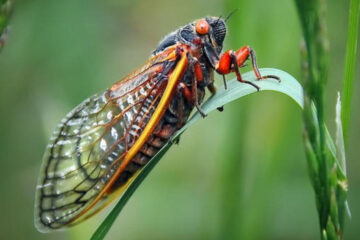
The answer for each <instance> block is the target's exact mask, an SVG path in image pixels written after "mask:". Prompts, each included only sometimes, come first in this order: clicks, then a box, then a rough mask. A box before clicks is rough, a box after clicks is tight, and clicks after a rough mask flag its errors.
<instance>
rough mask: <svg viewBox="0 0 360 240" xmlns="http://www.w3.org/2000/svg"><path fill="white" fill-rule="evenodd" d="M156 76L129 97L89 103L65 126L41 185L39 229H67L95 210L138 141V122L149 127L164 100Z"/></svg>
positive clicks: (109, 95)
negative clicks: (150, 120) (158, 103)
mask: <svg viewBox="0 0 360 240" xmlns="http://www.w3.org/2000/svg"><path fill="white" fill-rule="evenodd" d="M152 72H153V71H152V70H151V69H149V70H148V73H149V74H147V73H144V74H143V75H141V76H139V77H138V78H144V79H143V80H141V81H142V82H141V83H140V84H139V85H137V87H136V88H134V89H132V90H128V92H127V93H124V94H123V95H119V92H116V91H110V90H108V91H106V92H105V93H103V94H100V95H95V96H93V97H91V98H89V99H87V100H86V101H84V102H83V103H82V104H80V105H79V106H78V107H76V108H75V109H74V110H73V111H72V112H70V113H69V114H68V115H67V117H66V118H64V119H63V120H62V122H61V124H59V126H58V128H57V130H56V131H55V132H54V133H53V135H52V137H51V142H50V144H49V145H48V146H47V148H46V151H45V154H44V158H43V165H42V168H41V175H40V177H39V180H38V184H37V190H36V191H37V192H36V202H35V204H36V205H35V224H36V227H37V228H38V229H39V230H40V231H49V230H52V229H57V228H61V227H64V226H66V225H68V224H69V223H72V222H73V221H74V220H75V219H77V218H78V217H79V214H80V213H81V214H83V213H82V211H83V210H84V209H86V208H87V206H89V205H94V201H95V199H97V197H98V195H99V194H100V193H101V192H102V191H103V189H104V188H105V186H106V185H107V183H108V182H109V180H110V179H111V177H112V175H113V174H114V172H115V171H116V169H117V168H118V167H119V166H120V164H121V162H122V160H123V158H124V155H125V153H126V152H127V151H128V149H129V147H130V146H131V144H132V143H133V142H134V141H136V133H134V132H133V131H132V130H133V129H132V126H134V124H135V121H142V124H146V119H148V118H150V116H151V114H152V112H153V110H154V109H155V107H156V101H158V99H159V98H160V95H161V91H162V90H161V89H159V88H160V86H161V85H160V84H159V83H158V81H157V79H156V76H154V75H153V73H152ZM150 73H151V74H150ZM144 75H148V77H147V78H146V77H144ZM145 111H146V112H145ZM137 126H138V125H137ZM103 195H104V193H103Z"/></svg>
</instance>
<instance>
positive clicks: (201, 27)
mask: <svg viewBox="0 0 360 240" xmlns="http://www.w3.org/2000/svg"><path fill="white" fill-rule="evenodd" d="M209 28H210V26H209V23H208V22H207V21H206V20H205V19H200V20H198V21H197V22H196V23H195V30H196V32H197V33H198V34H201V35H204V34H207V33H208V32H209Z"/></svg>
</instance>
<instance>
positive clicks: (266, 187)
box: [0, 0, 360, 240]
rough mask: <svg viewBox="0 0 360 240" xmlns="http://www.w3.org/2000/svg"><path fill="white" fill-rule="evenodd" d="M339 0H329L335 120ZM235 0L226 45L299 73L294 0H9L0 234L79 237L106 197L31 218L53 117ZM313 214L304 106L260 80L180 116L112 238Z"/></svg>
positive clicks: (260, 224) (278, 229)
mask: <svg viewBox="0 0 360 240" xmlns="http://www.w3.org/2000/svg"><path fill="white" fill-rule="evenodd" d="M348 4H349V3H348V1H336V0H330V1H328V14H327V15H328V21H327V23H328V34H329V43H330V52H329V57H330V68H329V81H328V85H327V88H326V115H327V124H328V126H329V128H330V131H331V133H334V132H335V131H334V126H335V125H334V119H335V100H336V94H337V91H339V90H340V89H341V87H342V76H343V62H344V52H345V43H346V37H345V36H346V29H347V18H348ZM236 8H239V10H238V11H237V12H236V13H235V14H234V15H233V17H232V18H231V19H230V21H229V22H228V35H227V39H226V42H225V47H224V48H225V49H229V48H234V49H237V48H239V47H240V46H242V45H251V46H252V47H253V48H254V49H255V50H256V53H257V57H258V63H259V65H260V66H262V67H275V68H279V69H282V70H285V71H287V72H289V73H291V74H292V75H294V76H295V77H296V78H297V79H299V80H300V81H301V72H300V60H299V46H300V41H301V31H300V24H299V21H298V16H297V12H296V9H295V5H294V3H293V1H289V0H273V1H262V0H252V1H245V0H236V1H231V0H228V1H220V0H203V1H194V0H181V1H178V0H175V1H160V0H153V1H139V0H122V1H116V0H106V1H94V0H91V1H89V0H78V1H74V0H62V1H55V0H49V1H40V0H22V1H17V3H16V4H15V11H14V13H13V16H12V19H11V22H10V26H11V31H10V34H9V37H8V39H7V44H6V45H5V48H4V49H3V51H2V52H1V53H0V171H1V174H0V239H4V240H5V239H88V238H89V237H90V236H91V234H92V233H93V232H94V230H95V229H96V227H97V226H98V225H99V224H100V222H101V221H102V219H103V218H104V217H105V216H106V213H107V212H108V210H106V211H105V212H103V213H101V214H99V215H98V216H96V217H94V218H92V219H91V220H89V221H87V222H85V223H83V224H81V225H79V226H78V227H75V228H73V229H71V230H69V231H62V232H56V233H50V234H41V233H39V232H37V231H36V229H35V228H34V226H33V205H34V190H35V184H36V179H37V175H38V171H39V168H40V164H41V160H42V154H43V151H44V149H45V145H46V143H47V141H48V139H49V136H50V134H51V132H52V130H53V129H54V128H55V126H56V124H57V123H58V122H59V121H60V119H61V118H62V117H63V116H65V114H66V113H67V112H69V111H70V110H71V109H72V108H73V107H74V106H76V105H77V104H79V103H80V102H81V101H82V100H83V99H85V98H86V97H88V96H91V95H92V94H94V93H96V92H99V91H103V90H105V89H106V88H107V87H109V86H110V85H111V84H112V83H114V82H115V81H117V80H119V79H120V78H121V77H122V76H124V75H125V74H127V73H129V72H130V71H132V70H133V69H135V68H136V67H137V66H139V65H141V64H142V63H143V62H144V61H146V59H147V58H148V57H149V54H150V53H151V51H152V50H153V49H154V48H155V47H156V46H157V44H158V42H159V41H160V40H161V39H162V38H163V36H165V35H166V34H167V33H169V32H171V31H173V30H175V29H176V28H178V27H179V26H181V25H185V24H187V23H188V22H190V21H192V20H194V19H197V18H200V17H203V16H206V15H214V16H219V15H222V16H225V15H226V14H228V13H229V12H230V11H232V10H234V9H236ZM358 56H359V55H358ZM358 62H359V61H358ZM244 70H245V71H246V70H249V68H247V69H244ZM356 78H357V80H358V79H359V68H358V69H357V73H356ZM217 84H218V85H219V86H221V84H222V83H221V81H220V78H217ZM359 87H360V85H359V81H356V86H355V93H354V99H353V103H354V104H353V112H352V119H351V126H350V139H349V143H350V144H349V149H348V150H349V151H348V155H347V166H348V177H349V182H350V191H349V198H348V199H349V204H350V207H351V210H352V219H351V220H349V218H347V220H346V226H345V239H359V234H360V228H359V224H360V219H359V218H360V205H359V202H360V191H359V190H360V174H359V169H360V162H359V157H358V156H359V155H360V148H359V139H360V124H359V122H360V114H359V113H360V109H359V107H358V104H357V103H358V102H359V101H360V97H359V96H360V94H359V89H360V88H359ZM318 228H319V227H318V221H317V213H316V207H315V201H314V193H313V191H312V188H311V185H310V181H309V179H308V175H307V166H306V160H305V156H304V151H303V143H302V116H301V111H300V109H299V108H298V106H297V105H296V104H295V103H294V102H293V101H292V100H290V99H289V98H288V97H286V96H284V95H281V94H278V93H273V92H264V93H258V94H253V95H251V96H248V97H245V98H242V99H241V100H238V101H236V102H234V103H232V104H229V105H226V106H225V111H224V112H222V113H219V112H213V113H211V114H210V115H209V116H208V117H207V118H206V119H204V120H201V121H198V122H197V123H196V124H195V125H193V126H192V127H191V128H190V129H188V131H187V132H185V134H183V136H182V138H181V140H180V144H179V145H176V146H173V147H172V149H171V150H170V151H169V152H168V153H167V154H166V155H165V157H164V158H163V159H162V160H161V161H160V163H159V164H158V165H157V167H156V168H155V169H154V170H153V171H152V172H151V174H150V175H149V176H148V178H147V179H146V180H145V181H144V182H143V184H142V185H141V186H140V187H139V189H138V190H137V191H136V192H135V194H134V195H133V197H132V198H131V199H130V200H129V202H128V204H127V205H126V206H125V208H124V210H123V212H122V213H121V214H120V216H119V218H118V219H117V221H116V223H115V224H114V226H113V228H112V229H111V230H110V232H109V234H108V235H107V239H319V232H318V231H319V230H318Z"/></svg>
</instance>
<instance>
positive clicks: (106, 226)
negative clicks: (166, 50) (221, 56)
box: [91, 68, 303, 240]
mask: <svg viewBox="0 0 360 240" xmlns="http://www.w3.org/2000/svg"><path fill="white" fill-rule="evenodd" d="M260 72H261V74H262V75H276V76H278V77H280V79H281V83H279V82H278V81H276V80H272V79H269V80H263V81H257V82H256V84H257V85H258V86H259V87H260V89H261V91H266V90H268V91H276V92H280V93H283V94H286V95H288V96H289V97H290V98H292V99H293V100H294V101H295V102H296V103H297V104H298V105H299V106H300V107H301V108H303V90H302V87H301V85H300V84H299V83H298V82H297V81H296V79H295V78H293V77H292V76H291V75H290V74H288V73H286V72H284V71H281V70H278V69H272V68H266V69H260ZM243 78H244V79H246V80H250V81H256V77H255V75H254V73H253V72H248V73H245V74H243ZM254 92H256V89H255V88H254V87H252V86H250V85H248V84H242V83H239V82H238V81H237V80H236V79H233V80H231V81H229V82H228V89H227V90H225V89H224V88H223V87H221V88H220V89H219V91H218V92H217V93H216V94H215V95H214V96H212V97H211V98H209V99H208V100H207V101H206V102H205V103H204V104H203V105H202V109H203V110H204V112H205V113H210V112H211V111H213V110H215V109H216V108H218V107H220V106H223V105H225V104H227V103H229V102H232V101H234V100H236V99H239V98H241V97H244V96H247V95H249V94H251V93H254ZM200 119H201V116H200V114H199V113H195V114H194V115H193V116H192V117H191V119H190V120H189V121H188V122H187V124H186V125H185V126H184V127H183V128H182V129H180V130H179V131H178V133H177V134H176V135H175V136H174V138H173V140H175V139H176V138H178V137H179V136H180V135H181V134H182V133H183V132H184V131H185V130H186V129H188V128H189V127H190V126H191V125H192V124H193V123H195V122H196V121H198V120H200ZM172 142H173V141H170V142H168V143H167V144H165V146H164V147H163V148H162V149H161V150H160V151H159V152H158V153H157V154H156V155H155V156H154V157H153V158H152V159H151V160H150V161H149V163H148V164H147V165H146V166H145V167H144V168H143V169H142V170H141V172H140V173H139V174H138V176H137V177H136V178H135V179H134V181H133V182H132V183H131V184H130V185H129V187H128V188H127V189H126V191H125V192H124V194H123V195H122V196H121V198H120V200H119V201H118V203H117V204H116V205H115V207H114V208H113V209H112V211H111V212H110V213H109V215H108V216H107V217H106V218H105V220H104V221H103V222H102V223H101V225H100V226H99V227H98V229H97V230H96V231H95V233H94V234H93V235H92V237H91V240H101V239H104V237H105V236H106V234H107V232H108V231H109V230H110V228H111V226H112V224H113V223H114V221H115V219H116V217H117V216H118V215H119V213H120V212H121V210H122V209H123V207H124V206H125V204H126V202H127V201H128V200H129V198H130V197H131V196H132V194H133V193H134V191H135V190H136V189H137V187H138V186H139V185H140V183H141V182H142V181H143V180H144V179H145V178H146V176H147V175H148V174H149V173H150V172H151V170H152V169H153V167H154V166H155V165H156V164H157V163H158V162H159V160H160V159H161V157H162V156H163V155H164V154H165V153H166V151H167V150H168V149H169V148H170V146H171V145H172Z"/></svg>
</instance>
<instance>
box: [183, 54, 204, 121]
mask: <svg viewBox="0 0 360 240" xmlns="http://www.w3.org/2000/svg"><path fill="white" fill-rule="evenodd" d="M190 67H192V68H193V72H194V73H195V77H194V79H193V82H192V83H191V91H190V89H189V88H188V87H187V86H186V84H185V83H183V82H181V83H180V84H179V88H180V90H181V91H182V93H183V95H184V96H185V98H186V100H187V101H188V102H190V103H192V104H194V106H195V107H196V109H197V110H198V111H199V113H200V114H201V116H202V117H206V114H205V113H204V111H203V110H202V109H201V107H200V105H199V102H198V98H197V97H198V94H197V84H198V83H200V82H202V81H203V72H202V69H201V66H200V63H199V61H198V60H197V59H196V58H193V59H192V64H191V66H190Z"/></svg>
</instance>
